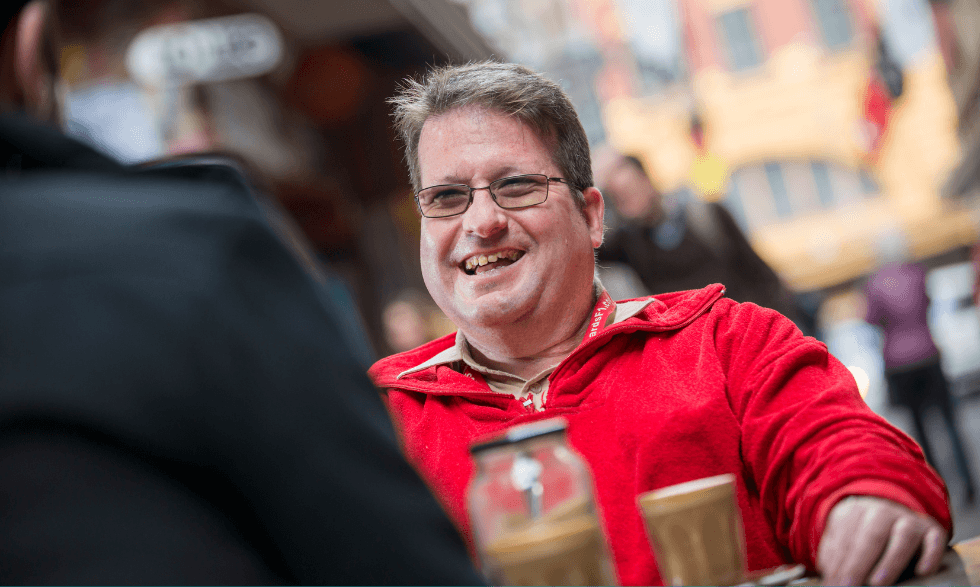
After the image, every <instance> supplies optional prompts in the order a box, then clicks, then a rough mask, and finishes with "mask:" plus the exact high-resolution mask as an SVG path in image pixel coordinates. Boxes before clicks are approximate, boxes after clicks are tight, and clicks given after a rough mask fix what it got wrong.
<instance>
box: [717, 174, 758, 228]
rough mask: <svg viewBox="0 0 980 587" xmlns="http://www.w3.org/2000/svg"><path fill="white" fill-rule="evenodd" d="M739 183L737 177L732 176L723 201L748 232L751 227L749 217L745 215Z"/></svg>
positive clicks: (739, 224)
mask: <svg viewBox="0 0 980 587" xmlns="http://www.w3.org/2000/svg"><path fill="white" fill-rule="evenodd" d="M738 183H739V182H738V181H736V179H735V177H732V179H731V181H729V182H728V190H727V191H726V192H725V200H724V202H722V203H723V204H724V206H725V208H727V209H728V212H729V214H731V215H732V218H734V219H735V223H736V224H738V227H739V228H741V229H742V232H745V233H748V232H749V230H750V229H751V227H750V226H749V221H748V218H746V217H745V207H744V205H743V203H742V194H741V193H740V192H739V189H738Z"/></svg>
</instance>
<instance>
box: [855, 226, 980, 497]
mask: <svg viewBox="0 0 980 587" xmlns="http://www.w3.org/2000/svg"><path fill="white" fill-rule="evenodd" d="M877 246H878V259H879V267H878V270H877V271H875V273H874V274H873V275H871V277H870V278H869V279H868V283H867V285H866V286H865V299H866V301H867V309H866V313H865V318H864V319H865V321H866V322H868V323H869V324H873V325H875V326H878V327H880V328H881V330H882V334H883V338H884V344H883V348H882V357H883V359H884V362H885V380H886V383H887V390H888V400H889V402H890V403H891V404H892V405H895V406H900V407H902V408H906V409H908V410H909V411H910V412H911V414H912V424H913V431H914V433H915V437H916V440H918V441H919V444H920V445H921V446H922V450H923V452H924V453H925V455H926V460H927V461H929V462H930V463H932V464H933V465H935V464H936V462H937V461H936V453H935V452H934V450H933V448H932V443H931V442H929V435H928V434H927V433H926V428H925V412H926V411H927V409H928V408H930V407H932V406H935V407H937V408H939V413H940V415H941V416H942V418H943V422H944V423H945V425H946V426H945V429H946V433H947V434H948V435H949V441H950V445H951V447H952V449H953V460H954V462H955V463H956V469H957V472H958V473H959V475H960V479H961V481H962V482H963V490H964V493H963V496H964V499H965V501H966V502H967V503H970V504H972V503H973V501H974V499H975V497H976V486H975V485H974V482H973V475H972V474H971V472H970V466H969V464H968V458H967V456H966V451H965V449H964V443H963V438H962V434H961V433H960V429H959V425H957V423H956V415H955V413H954V411H953V397H952V395H951V393H950V386H949V382H948V381H947V380H946V375H945V374H944V373H943V369H942V364H941V362H940V354H939V349H938V348H937V347H936V343H935V341H934V340H933V338H932V333H931V332H930V331H929V320H928V312H929V303H930V300H929V293H928V291H927V290H926V269H925V267H923V266H922V265H921V264H918V263H912V262H909V261H908V254H909V251H908V243H907V241H906V238H905V235H904V233H903V232H901V231H899V230H890V231H887V232H885V233H884V234H883V235H882V236H881V237H880V238H879V240H878V243H877Z"/></svg>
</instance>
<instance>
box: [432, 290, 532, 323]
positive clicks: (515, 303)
mask: <svg viewBox="0 0 980 587" xmlns="http://www.w3.org/2000/svg"><path fill="white" fill-rule="evenodd" d="M522 302H523V303H522ZM526 302H527V299H526V298H524V297H523V296H520V297H518V296H506V295H499V294H498V292H493V293H490V294H485V295H482V296H478V297H476V298H475V299H473V298H468V299H465V300H460V299H457V300H456V310H457V311H456V312H454V313H453V314H454V315H453V316H451V318H452V319H453V322H455V323H456V324H457V325H459V326H460V327H461V328H462V329H463V330H464V331H465V330H466V326H470V327H473V328H494V327H500V326H506V325H508V324H513V323H514V322H517V321H519V320H520V319H521V318H522V317H524V316H525V315H526V314H527V313H528V311H529V310H528V309H526V308H525V306H527V303H526ZM464 325H465V326H464Z"/></svg>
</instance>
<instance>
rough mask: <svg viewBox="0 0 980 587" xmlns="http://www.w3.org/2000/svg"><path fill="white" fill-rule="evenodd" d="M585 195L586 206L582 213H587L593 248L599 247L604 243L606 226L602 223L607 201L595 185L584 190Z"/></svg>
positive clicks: (586, 221)
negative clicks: (603, 235)
mask: <svg viewBox="0 0 980 587" xmlns="http://www.w3.org/2000/svg"><path fill="white" fill-rule="evenodd" d="M582 196H583V197H585V207H584V208H583V209H582V213H583V214H584V215H585V223H586V224H587V225H588V227H589V235H590V236H591V237H592V248H593V249H598V248H599V246H600V245H602V233H603V231H604V230H605V226H603V224H602V220H603V215H604V214H605V212H606V203H605V202H604V201H603V199H602V194H601V193H599V190H597V189H596V188H594V187H589V188H585V189H584V190H582Z"/></svg>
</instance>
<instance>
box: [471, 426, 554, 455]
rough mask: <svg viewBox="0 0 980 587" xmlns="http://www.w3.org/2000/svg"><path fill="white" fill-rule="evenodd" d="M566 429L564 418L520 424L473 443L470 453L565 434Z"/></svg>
mask: <svg viewBox="0 0 980 587" xmlns="http://www.w3.org/2000/svg"><path fill="white" fill-rule="evenodd" d="M566 428H568V421H567V420H565V418H548V419H547V420H538V421H537V422H531V423H530V424H521V425H520V426H514V427H513V428H508V429H507V431H506V432H504V433H503V434H501V435H500V436H496V437H494V438H491V439H489V440H485V441H482V442H476V443H474V444H473V445H472V446H470V453H472V454H476V453H478V452H480V451H484V450H487V449H490V448H497V447H500V446H506V445H508V444H516V443H518V442H524V441H525V440H530V439H532V438H541V437H542V436H548V435H549V434H557V433H559V432H565V429H566Z"/></svg>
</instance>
